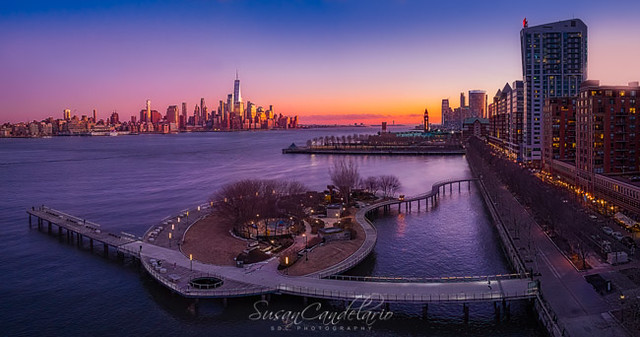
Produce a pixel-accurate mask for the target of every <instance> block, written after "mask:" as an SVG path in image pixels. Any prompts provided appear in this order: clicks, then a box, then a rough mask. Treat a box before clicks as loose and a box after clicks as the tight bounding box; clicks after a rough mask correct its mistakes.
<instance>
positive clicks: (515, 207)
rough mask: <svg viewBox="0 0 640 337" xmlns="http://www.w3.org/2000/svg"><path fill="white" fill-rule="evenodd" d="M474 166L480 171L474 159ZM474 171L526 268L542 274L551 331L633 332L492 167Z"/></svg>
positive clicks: (542, 303) (543, 311) (542, 310)
mask: <svg viewBox="0 0 640 337" xmlns="http://www.w3.org/2000/svg"><path fill="white" fill-rule="evenodd" d="M469 165H470V167H471V168H472V169H474V165H473V163H472V162H471V161H470V162H469ZM476 165H477V164H476ZM483 165H484V164H483ZM474 170H475V171H476V173H480V172H482V179H481V181H480V186H481V188H482V189H483V196H484V197H485V200H486V201H487V207H488V208H489V211H490V213H492V216H494V219H495V220H496V222H497V224H496V225H497V226H504V228H505V230H506V231H508V233H509V236H510V237H511V238H514V239H513V242H514V244H515V246H516V250H517V251H519V252H520V256H522V258H523V263H524V267H525V268H526V269H532V270H534V271H535V273H536V274H537V275H538V276H537V277H536V279H537V280H539V281H540V285H541V289H540V293H541V296H542V297H541V298H540V300H539V303H537V307H538V314H539V315H540V317H541V320H542V321H543V323H544V324H545V325H547V329H548V330H549V331H550V332H551V334H552V335H553V336H560V335H565V336H566V335H568V336H572V337H580V336H588V337H592V336H610V337H614V336H626V335H628V334H627V332H626V331H625V330H624V329H623V328H622V327H621V326H620V325H619V324H618V323H617V322H616V321H615V319H614V318H613V316H612V315H611V311H612V310H614V309H615V308H614V307H613V306H612V305H611V304H609V303H607V302H605V301H604V300H603V299H602V297H601V296H600V295H599V294H598V293H597V292H596V291H595V290H594V289H593V287H592V286H591V285H590V284H589V283H588V282H587V281H586V280H585V278H584V277H583V276H584V274H583V273H581V272H579V271H577V270H576V269H575V268H574V267H573V265H572V264H571V263H570V262H569V260H568V259H567V258H566V257H565V256H564V255H563V254H562V253H561V252H560V250H559V249H558V248H557V247H556V246H555V244H554V243H553V242H552V241H551V239H550V238H549V237H548V236H547V235H546V234H545V232H544V231H543V230H542V228H541V227H540V226H539V225H538V224H537V223H536V221H535V220H534V218H533V216H532V215H531V214H530V213H529V212H528V210H527V209H526V208H525V207H523V206H522V205H521V204H520V203H519V202H518V200H517V199H516V198H515V197H514V196H513V194H511V192H510V191H508V190H507V189H506V187H505V186H504V185H503V184H502V183H500V182H499V180H498V179H497V177H495V175H494V174H493V173H492V172H491V171H490V168H489V167H476V168H475V169H474ZM516 219H517V220H516Z"/></svg>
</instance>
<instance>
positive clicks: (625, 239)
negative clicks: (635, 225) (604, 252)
mask: <svg viewBox="0 0 640 337" xmlns="http://www.w3.org/2000/svg"><path fill="white" fill-rule="evenodd" d="M620 242H622V244H623V245H625V246H627V247H628V248H631V247H635V246H636V243H635V241H633V239H632V238H631V237H629V236H625V237H623V238H622V240H620Z"/></svg>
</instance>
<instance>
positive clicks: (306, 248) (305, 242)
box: [302, 233, 309, 261]
mask: <svg viewBox="0 0 640 337" xmlns="http://www.w3.org/2000/svg"><path fill="white" fill-rule="evenodd" d="M302 236H303V237H304V260H305V261H309V248H308V247H307V234H306V233H302Z"/></svg>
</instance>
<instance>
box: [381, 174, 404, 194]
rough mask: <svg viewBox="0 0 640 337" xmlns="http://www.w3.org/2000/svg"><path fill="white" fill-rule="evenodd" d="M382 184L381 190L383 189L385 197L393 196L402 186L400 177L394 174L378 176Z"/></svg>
mask: <svg viewBox="0 0 640 337" xmlns="http://www.w3.org/2000/svg"><path fill="white" fill-rule="evenodd" d="M378 182H379V184H380V190H382V196H383V197H385V198H386V197H392V196H394V195H395V194H396V192H398V190H399V189H400V187H401V186H402V185H401V184H400V179H398V177H396V176H393V175H382V176H380V178H378Z"/></svg>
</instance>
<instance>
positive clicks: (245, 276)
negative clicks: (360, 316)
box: [28, 179, 538, 303]
mask: <svg viewBox="0 0 640 337" xmlns="http://www.w3.org/2000/svg"><path fill="white" fill-rule="evenodd" d="M472 180H474V179H462V180H447V181H441V182H438V183H436V184H434V185H433V187H432V189H431V192H429V193H425V194H421V195H418V196H415V197H411V198H405V200H388V201H384V202H380V203H376V204H373V205H369V206H367V207H365V208H362V209H360V210H359V211H358V212H357V213H356V221H357V222H358V223H359V224H360V226H361V227H362V228H363V230H364V232H365V235H366V237H365V240H364V241H363V243H362V244H361V246H360V247H359V248H358V249H357V250H356V252H355V253H354V254H352V255H351V256H349V257H348V258H346V259H344V260H343V261H340V262H339V263H337V264H335V265H333V266H331V267H330V268H327V269H324V270H322V271H319V272H317V273H313V274H310V275H305V276H289V275H283V274H281V273H280V272H278V270H277V267H278V264H279V261H278V258H277V257H273V258H271V259H269V260H267V261H263V262H259V263H254V264H252V265H248V266H245V267H242V268H238V267H235V266H220V265H211V264H205V263H202V262H199V261H196V260H190V259H189V257H187V256H185V255H184V254H183V253H182V252H181V251H180V249H179V247H180V245H179V244H180V243H181V240H182V238H181V237H174V236H173V235H171V238H170V236H169V233H172V234H174V233H178V232H181V233H184V231H186V230H187V229H188V228H189V226H191V225H192V224H193V223H194V222H196V221H197V220H198V219H200V218H202V217H204V216H205V215H206V213H207V211H206V209H207V208H208V207H210V206H211V204H209V205H200V206H197V207H195V208H193V209H189V210H185V211H182V212H181V213H180V214H179V215H178V216H172V217H168V218H166V219H163V221H162V222H161V223H160V224H159V225H156V226H153V227H151V228H150V229H149V230H148V231H147V233H145V235H144V237H143V238H142V239H141V240H135V237H131V236H129V235H126V236H123V235H116V234H109V233H106V232H104V231H101V230H96V229H91V230H84V229H86V228H85V227H86V226H82V230H80V229H76V227H80V226H79V224H78V221H79V220H78V219H76V218H75V217H73V216H70V215H67V214H65V213H62V212H58V211H56V210H52V209H49V208H45V207H41V208H38V210H36V209H35V208H33V209H32V210H30V211H28V213H29V214H31V215H34V216H36V217H37V218H38V227H39V228H40V227H42V225H43V220H46V221H48V225H47V226H48V227H47V228H48V230H49V231H51V224H52V223H53V224H55V225H57V226H58V227H59V231H60V228H65V229H67V231H73V232H77V233H78V241H79V242H80V239H81V238H82V236H84V237H86V238H88V239H90V240H97V241H100V242H104V244H105V247H106V246H107V245H111V246H113V247H116V248H117V250H118V252H119V253H121V254H122V253H124V254H129V255H132V256H136V257H139V258H140V260H141V262H142V265H143V266H144V268H145V269H146V270H147V271H148V272H149V274H150V275H151V276H152V277H153V278H155V279H156V280H157V281H159V282H160V283H162V284H163V285H165V286H166V287H168V288H169V289H171V290H172V291H175V292H176V293H179V294H180V295H182V296H185V297H191V298H200V297H202V298H227V297H237V296H249V295H259V294H267V293H278V294H291V295H298V296H305V297H306V296H309V297H316V298H326V299H338V300H354V299H361V298H363V297H364V298H367V297H370V298H372V299H380V300H384V301H386V302H405V303H429V302H471V301H497V300H502V299H521V298H531V297H535V296H536V295H537V293H538V287H537V283H535V282H531V281H529V280H527V279H523V278H505V277H504V276H505V275H499V276H488V277H486V279H485V277H484V276H483V277H469V278H442V279H439V280H426V279H425V280H419V279H403V278H393V279H388V278H366V277H365V278H346V277H334V278H332V279H330V278H327V277H328V276H332V275H336V274H339V273H342V272H344V271H346V270H347V269H350V268H352V267H353V266H355V265H357V264H358V263H360V262H361V261H362V260H363V259H364V258H365V257H367V256H368V255H369V254H370V253H371V251H372V250H373V248H374V247H375V244H376V241H377V232H376V229H375V227H374V226H373V224H372V223H371V221H369V219H367V215H368V214H370V213H371V212H374V211H377V210H378V209H379V208H383V207H388V206H390V205H393V204H398V205H401V204H402V203H405V204H409V205H410V204H411V203H412V202H416V201H417V202H419V201H420V200H422V199H429V198H437V197H438V195H439V194H440V193H441V190H442V193H446V189H445V188H446V186H447V185H450V189H452V187H451V185H453V184H456V183H458V184H461V183H462V182H469V184H470V182H471V181H472ZM433 204H434V199H432V205H433ZM178 219H180V220H178ZM82 222H83V223H82V224H83V225H85V222H84V220H82ZM87 224H90V223H87ZM91 225H92V226H88V227H92V228H93V227H95V228H98V227H99V225H97V224H91ZM174 227H175V228H174ZM169 228H171V231H170V232H169ZM168 232H169V233H168ZM176 236H177V235H176ZM103 237H109V238H111V237H113V238H117V240H118V241H117V242H114V243H113V244H111V243H107V242H106V241H105V239H104V238H103ZM151 239H153V240H151ZM105 251H106V248H105ZM202 276H213V277H216V278H219V279H221V280H223V284H222V285H221V286H219V287H217V288H214V289H207V290H201V289H196V288H192V287H191V286H190V285H189V282H190V281H191V280H192V279H194V278H197V277H202Z"/></svg>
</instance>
